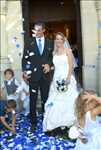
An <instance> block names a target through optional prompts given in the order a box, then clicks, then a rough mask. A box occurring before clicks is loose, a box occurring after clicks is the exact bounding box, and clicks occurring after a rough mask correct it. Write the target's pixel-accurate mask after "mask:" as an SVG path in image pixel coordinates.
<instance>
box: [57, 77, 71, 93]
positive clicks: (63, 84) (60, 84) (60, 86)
mask: <svg viewBox="0 0 101 150" xmlns="http://www.w3.org/2000/svg"><path fill="white" fill-rule="evenodd" d="M68 84H69V81H67V80H65V79H62V80H57V81H56V89H57V91H58V92H66V91H67V90H68Z"/></svg>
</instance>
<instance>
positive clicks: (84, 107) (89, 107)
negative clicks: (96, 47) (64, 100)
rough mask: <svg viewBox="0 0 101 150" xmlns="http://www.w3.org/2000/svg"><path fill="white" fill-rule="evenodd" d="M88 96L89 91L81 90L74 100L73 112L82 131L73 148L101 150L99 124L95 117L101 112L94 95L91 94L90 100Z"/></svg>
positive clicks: (77, 149)
mask: <svg viewBox="0 0 101 150" xmlns="http://www.w3.org/2000/svg"><path fill="white" fill-rule="evenodd" d="M87 93H89V96H87ZM91 95H94V94H92V93H91ZM89 97H90V92H81V93H80V95H79V96H78V98H77V100H76V108H75V112H76V117H77V122H78V126H79V129H80V130H82V133H81V135H80V136H79V137H78V139H77V143H76V147H75V150H101V139H100V137H101V125H100V123H99V122H98V117H97V115H99V114H101V104H99V103H98V102H97V100H95V99H96V98H97V97H96V96H92V100H89ZM93 97H94V99H93ZM80 130H79V131H80Z"/></svg>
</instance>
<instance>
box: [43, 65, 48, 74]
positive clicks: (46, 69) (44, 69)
mask: <svg viewBox="0 0 101 150" xmlns="http://www.w3.org/2000/svg"><path fill="white" fill-rule="evenodd" d="M42 67H43V72H44V73H45V74H46V73H48V72H49V71H50V66H49V65H48V64H43V65H42Z"/></svg>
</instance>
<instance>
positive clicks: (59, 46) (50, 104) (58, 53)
mask: <svg viewBox="0 0 101 150" xmlns="http://www.w3.org/2000/svg"><path fill="white" fill-rule="evenodd" d="M64 42H65V36H64V34H63V33H61V32H58V33H57V34H56V37H55V48H54V52H53V63H54V67H55V71H54V76H53V80H52V83H51V86H50V91H49V96H48V99H47V101H46V103H45V113H44V119H43V131H44V132H47V131H52V130H54V129H56V128H58V127H70V126H71V125H72V124H73V123H74V121H75V116H74V103H75V99H76V97H77V96H78V91H77V88H76V80H75V78H74V76H73V74H72V72H73V57H72V56H73V55H72V52H71V49H66V48H64Z"/></svg>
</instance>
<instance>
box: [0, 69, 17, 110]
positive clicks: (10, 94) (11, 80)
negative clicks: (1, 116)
mask: <svg viewBox="0 0 101 150" xmlns="http://www.w3.org/2000/svg"><path fill="white" fill-rule="evenodd" d="M4 78H5V79H4V82H3V84H2V92H3V90H4V88H5V89H6V93H7V100H10V99H14V100H15V101H16V103H17V107H18V98H19V95H18V94H17V93H16V91H17V88H18V87H19V86H20V84H19V82H18V81H17V80H16V79H15V77H14V71H13V70H12V69H9V68H8V69H6V70H5V71H4Z"/></svg>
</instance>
